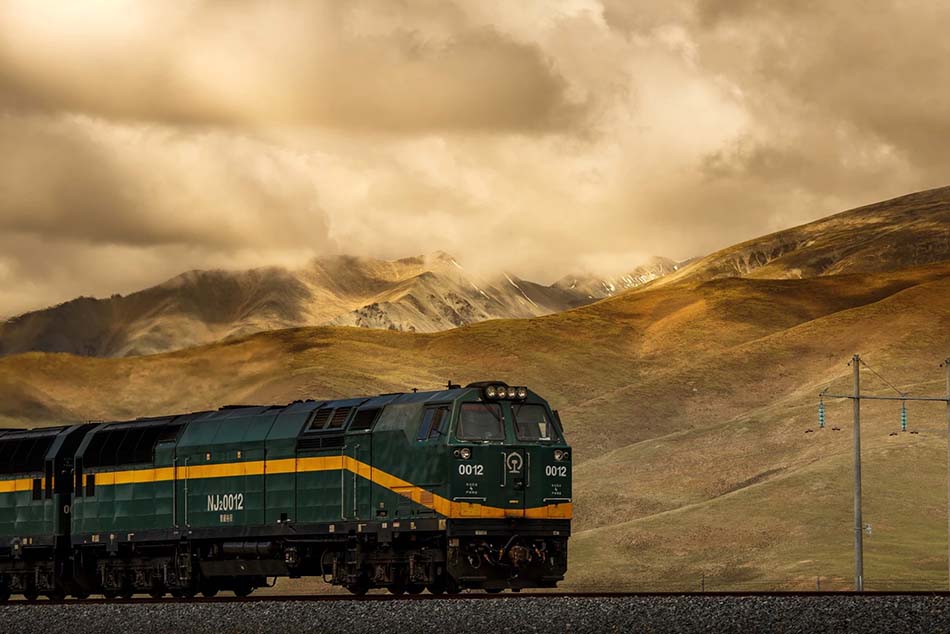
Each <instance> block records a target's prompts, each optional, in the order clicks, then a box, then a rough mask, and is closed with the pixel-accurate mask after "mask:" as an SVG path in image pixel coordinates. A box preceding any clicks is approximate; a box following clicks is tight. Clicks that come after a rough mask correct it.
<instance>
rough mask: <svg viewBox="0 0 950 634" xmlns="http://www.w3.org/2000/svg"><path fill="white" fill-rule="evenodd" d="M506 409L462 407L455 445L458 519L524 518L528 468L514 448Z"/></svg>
mask: <svg viewBox="0 0 950 634" xmlns="http://www.w3.org/2000/svg"><path fill="white" fill-rule="evenodd" d="M505 407H506V406H505V405H504V404H503V403H498V402H487V403H486V402H470V403H461V404H460V405H459V413H458V420H457V422H456V426H455V437H454V439H453V443H455V444H454V446H453V451H452V455H453V457H454V462H455V464H454V466H453V468H452V485H451V489H452V501H453V502H455V503H456V504H457V506H456V507H455V508H456V512H457V513H458V516H459V517H491V518H502V517H513V518H519V517H524V506H525V488H526V474H527V464H528V460H529V458H528V457H527V454H526V453H525V451H524V448H522V447H519V446H514V445H513V443H512V436H511V434H510V430H509V429H508V425H507V424H506V423H505V420H506V417H507V413H506V412H505Z"/></svg>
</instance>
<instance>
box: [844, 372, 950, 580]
mask: <svg viewBox="0 0 950 634" xmlns="http://www.w3.org/2000/svg"><path fill="white" fill-rule="evenodd" d="M851 363H852V364H853V365H854V399H853V400H854V589H855V591H857V592H864V520H863V519H862V517H861V357H860V356H859V355H854V357H852V359H851ZM948 570H950V568H948Z"/></svg>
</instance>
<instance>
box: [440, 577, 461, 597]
mask: <svg viewBox="0 0 950 634" xmlns="http://www.w3.org/2000/svg"><path fill="white" fill-rule="evenodd" d="M442 583H443V587H444V588H445V593H446V594H458V593H459V592H461V589H460V588H459V584H458V581H456V580H455V579H453V578H452V575H448V574H447V575H445V577H443V582H442Z"/></svg>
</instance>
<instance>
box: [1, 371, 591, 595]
mask: <svg viewBox="0 0 950 634" xmlns="http://www.w3.org/2000/svg"><path fill="white" fill-rule="evenodd" d="M571 465H572V450H571V447H570V446H569V445H568V444H567V442H566V439H565V436H564V429H563V426H562V424H561V420H560V417H559V415H558V412H557V411H555V410H553V409H552V408H551V407H550V405H549V403H548V402H547V401H546V400H544V399H543V398H541V397H540V396H538V395H537V394H536V393H535V392H533V391H532V390H530V389H528V388H527V387H522V386H510V385H508V384H507V383H505V382H503V381H483V382H477V383H472V384H469V385H467V386H465V387H462V386H461V385H454V384H452V383H451V382H449V383H448V385H446V386H445V388H443V389H439V390H437V391H411V392H405V393H393V394H382V395H379V396H371V397H358V398H348V399H337V400H325V401H317V400H306V401H295V402H293V403H291V404H288V405H280V406H276V405H275V406H250V405H230V406H225V407H222V408H220V409H218V410H214V411H203V412H195V413H189V414H182V415H174V416H161V417H153V418H140V419H136V420H133V421H122V422H100V423H82V424H75V425H70V426H62V427H52V428H36V429H15V430H5V431H0V601H5V600H7V599H9V598H10V597H11V596H12V595H22V596H23V597H25V599H27V600H36V599H38V598H39V597H40V596H46V597H48V598H49V599H52V600H62V599H65V598H66V597H74V598H77V599H85V598H88V597H90V596H92V595H102V596H104V597H106V598H115V597H124V598H128V597H132V596H133V595H136V594H139V595H146V594H147V595H151V596H152V597H156V598H158V597H162V596H165V595H166V594H170V595H172V596H175V597H185V598H190V597H195V596H197V595H198V594H201V595H203V596H206V597H211V596H215V595H216V594H217V593H219V592H233V593H234V594H235V595H236V596H239V597H243V596H247V595H248V594H250V593H251V592H253V591H254V590H255V589H257V588H261V587H266V586H270V585H273V584H274V583H275V582H276V580H277V579H278V578H283V577H288V578H301V577H320V578H322V579H323V581H325V582H327V583H330V584H332V585H335V586H341V587H343V588H346V589H347V590H349V591H350V592H352V593H354V594H356V595H361V594H364V593H366V592H368V591H369V590H371V589H377V588H381V589H386V590H388V591H389V592H391V593H392V594H396V595H398V594H403V593H410V594H417V593H420V592H423V591H425V590H428V591H429V592H430V593H433V594H441V593H457V592H460V591H463V590H481V591H486V592H501V591H503V590H512V591H520V590H522V589H527V588H553V587H556V586H557V584H558V583H559V582H560V581H562V580H563V579H564V575H565V574H566V572H567V555H568V538H569V536H570V533H571V517H572V512H573V502H572V497H571V495H572V491H571Z"/></svg>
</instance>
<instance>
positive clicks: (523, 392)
mask: <svg viewBox="0 0 950 634" xmlns="http://www.w3.org/2000/svg"><path fill="white" fill-rule="evenodd" d="M518 398H520V399H522V400H523V399H526V398H528V388H526V387H519V388H518Z"/></svg>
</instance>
